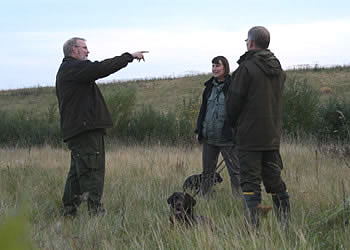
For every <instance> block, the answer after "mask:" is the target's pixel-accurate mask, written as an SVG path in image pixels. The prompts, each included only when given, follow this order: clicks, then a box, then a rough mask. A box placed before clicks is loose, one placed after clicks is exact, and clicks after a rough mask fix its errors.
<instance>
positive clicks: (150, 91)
mask: <svg viewBox="0 0 350 250" xmlns="http://www.w3.org/2000/svg"><path fill="white" fill-rule="evenodd" d="M287 75H288V77H297V78H299V79H305V80H306V81H307V82H308V83H309V84H310V85H311V86H312V87H313V88H314V89H316V90H319V89H320V88H322V87H328V88H329V90H330V91H328V93H326V94H327V95H330V94H333V95H345V96H346V97H349V98H350V66H344V67H341V66H339V67H333V68H317V67H314V68H305V69H297V70H288V71H287ZM209 77H210V75H209V74H208V75H194V76H186V77H179V78H162V79H147V80H132V81H126V82H109V83H104V84H100V88H101V90H102V92H103V94H104V95H105V96H107V95H108V94H109V93H113V92H114V91H118V89H120V88H128V87H133V88H135V89H136V93H137V94H136V95H137V106H142V105H144V104H145V105H152V106H153V108H155V109H156V110H161V111H165V112H166V111H169V110H174V109H175V108H176V105H180V104H181V103H182V102H183V100H184V99H186V100H189V99H192V100H198V99H199V98H200V94H201V92H202V90H203V83H204V82H205V81H206V80H207V79H208V78H209ZM56 103H57V100H56V96H55V88H54V87H37V88H26V89H17V90H7V91H0V111H4V110H6V111H15V110H24V111H27V112H31V113H32V114H33V115H42V114H44V113H47V110H48V108H49V107H50V106H53V105H55V104H56Z"/></svg>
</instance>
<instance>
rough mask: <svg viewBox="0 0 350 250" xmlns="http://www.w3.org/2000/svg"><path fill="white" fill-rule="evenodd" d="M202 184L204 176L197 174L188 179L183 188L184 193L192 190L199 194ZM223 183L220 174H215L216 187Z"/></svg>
mask: <svg viewBox="0 0 350 250" xmlns="http://www.w3.org/2000/svg"><path fill="white" fill-rule="evenodd" d="M201 182H202V174H195V175H191V176H189V177H187V179H186V180H185V182H184V184H183V186H182V188H183V190H184V191H186V190H190V191H195V192H198V191H199V189H200V186H201ZM221 182H222V177H221V176H220V174H219V173H218V172H216V173H215V177H214V185H215V184H217V183H221Z"/></svg>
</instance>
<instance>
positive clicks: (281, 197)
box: [272, 192, 290, 231]
mask: <svg viewBox="0 0 350 250" xmlns="http://www.w3.org/2000/svg"><path fill="white" fill-rule="evenodd" d="M272 201H273V208H274V211H275V214H276V217H277V220H278V221H279V222H280V223H281V226H282V229H283V230H285V231H286V230H288V224H289V220H290V204H289V194H288V192H283V193H277V194H272Z"/></svg>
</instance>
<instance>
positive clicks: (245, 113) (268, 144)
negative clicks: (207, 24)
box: [226, 49, 286, 151]
mask: <svg viewBox="0 0 350 250" xmlns="http://www.w3.org/2000/svg"><path fill="white" fill-rule="evenodd" d="M238 64H239V67H238V69H237V70H236V71H235V72H234V73H233V75H232V82H231V85H230V87H229V90H228V93H227V98H226V111H227V120H228V122H229V123H230V125H231V126H232V127H235V128H236V140H237V141H236V142H237V149H238V150H246V151H269V150H278V149H279V146H280V137H281V125H282V124H281V123H282V92H283V86H284V82H285V79H286V74H285V72H284V71H283V70H282V68H281V64H280V62H279V61H278V59H277V58H276V57H275V56H274V54H273V53H272V52H271V51H270V50H268V49H263V50H251V51H248V52H246V53H245V54H244V55H243V56H241V58H240V59H239V60H238Z"/></svg>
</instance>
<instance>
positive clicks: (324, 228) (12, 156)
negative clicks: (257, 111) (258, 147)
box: [0, 141, 350, 249]
mask: <svg viewBox="0 0 350 250" xmlns="http://www.w3.org/2000/svg"><path fill="white" fill-rule="evenodd" d="M107 148H108V150H107V154H106V165H107V170H106V173H107V174H106V180H105V192H104V197H103V202H104V205H105V207H106V208H107V210H108V214H107V216H105V217H102V218H101V217H97V218H95V217H93V218H90V217H89V216H88V213H87V209H86V205H85V204H82V206H81V208H80V210H79V215H78V217H77V218H75V219H74V220H70V219H64V218H62V217H61V216H60V204H61V201H60V200H61V196H62V192H63V187H64V182H65V178H66V174H67V171H68V167H69V160H70V155H69V152H68V151H67V150H65V149H57V148H51V147H49V146H47V147H42V148H35V147H32V148H30V149H16V150H14V149H11V148H2V149H0V159H1V162H0V164H1V165H0V197H1V200H0V218H1V219H0V232H4V230H1V228H6V227H7V224H4V223H3V221H5V218H8V217H12V216H15V215H16V214H17V213H20V212H18V211H25V212H24V214H25V222H21V220H19V222H18V223H26V224H27V225H28V226H29V230H28V231H27V234H29V236H30V238H31V239H32V248H39V249H76V248H77V249H348V248H350V240H349V237H348V235H349V229H350V228H349V224H346V223H348V221H349V219H350V214H349V210H348V209H345V208H344V198H349V197H350V183H349V179H350V169H349V167H348V166H347V164H346V161H348V160H349V158H340V157H338V156H336V155H332V154H329V153H327V154H326V153H323V152H321V151H319V149H318V147H317V146H316V144H315V143H308V142H304V143H291V142H288V141H287V142H284V143H283V144H282V147H281V154H282V157H283V159H284V165H285V168H284V171H283V178H284V180H285V181H286V183H287V185H288V189H289V193H290V195H291V206H292V221H291V224H290V232H289V233H288V234H287V235H285V234H284V233H283V232H282V231H281V230H280V227H279V224H278V223H277V222H276V221H275V218H274V216H273V214H272V213H271V214H269V215H268V217H267V218H266V219H262V225H261V228H260V235H259V237H253V236H249V235H247V234H245V232H244V228H245V226H244V222H243V216H242V206H241V202H240V201H237V200H233V199H232V198H231V190H230V184H229V176H228V174H227V171H224V174H223V177H224V182H223V183H221V184H219V185H217V186H216V187H215V191H216V192H215V195H214V197H213V198H212V199H211V200H209V201H207V200H203V199H201V198H200V197H196V199H197V205H196V207H195V210H196V213H197V214H201V215H205V216H208V217H210V218H211V219H212V220H213V222H214V223H215V224H216V226H217V227H218V228H219V231H217V232H212V231H210V230H209V228H206V227H201V226H197V227H194V228H184V227H181V226H179V227H174V228H172V227H171V226H170V223H169V220H168V216H169V209H168V207H167V202H166V200H167V198H168V197H169V196H170V195H171V194H172V193H173V192H174V191H181V189H182V184H183V181H184V180H185V178H186V177H187V176H189V175H191V174H194V173H199V172H200V171H201V153H200V148H199V147H194V148H192V149H190V148H183V147H164V146H150V147H142V146H122V145H118V144H111V145H108V147H107ZM263 203H265V204H271V203H272V202H271V198H270V197H269V196H268V195H266V193H263ZM20 214H23V213H20ZM19 216H20V215H19ZM28 232H29V233H28ZM0 239H1V235H0ZM0 244H1V241H0ZM0 248H2V246H1V245H0ZM28 249H31V248H30V247H29V245H28Z"/></svg>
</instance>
